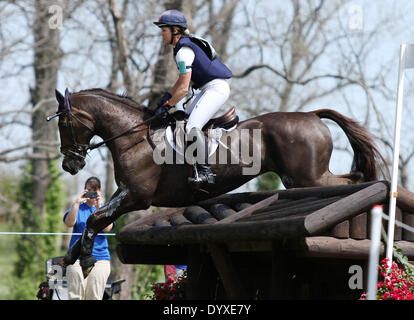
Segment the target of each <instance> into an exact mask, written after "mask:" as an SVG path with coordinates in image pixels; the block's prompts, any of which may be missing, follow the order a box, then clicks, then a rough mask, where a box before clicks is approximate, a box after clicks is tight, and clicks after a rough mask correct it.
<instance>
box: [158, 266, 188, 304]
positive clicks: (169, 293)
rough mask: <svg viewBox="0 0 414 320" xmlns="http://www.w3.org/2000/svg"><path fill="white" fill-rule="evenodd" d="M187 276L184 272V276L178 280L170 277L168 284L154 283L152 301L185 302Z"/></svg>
mask: <svg viewBox="0 0 414 320" xmlns="http://www.w3.org/2000/svg"><path fill="white" fill-rule="evenodd" d="M186 280H187V274H186V272H185V271H184V273H183V275H181V276H178V277H177V278H173V277H168V278H167V281H166V282H162V283H154V284H153V286H152V291H153V296H152V297H151V299H152V300H183V299H184V293H185V283H186Z"/></svg>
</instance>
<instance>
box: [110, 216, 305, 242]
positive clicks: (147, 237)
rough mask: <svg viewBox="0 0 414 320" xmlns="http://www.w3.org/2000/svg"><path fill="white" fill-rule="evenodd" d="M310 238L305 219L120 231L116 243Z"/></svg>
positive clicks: (293, 218) (294, 218)
mask: <svg viewBox="0 0 414 320" xmlns="http://www.w3.org/2000/svg"><path fill="white" fill-rule="evenodd" d="M305 235H309V234H308V233H307V231H306V229H305V228H304V217H289V218H281V219H276V220H271V221H253V222H233V223H232V224H230V225H229V224H218V223H214V224H199V225H183V226H177V227H148V226H147V227H141V228H140V229H136V228H129V229H122V230H121V231H120V232H119V233H118V234H117V241H119V242H124V243H131V244H132V243H136V244H153V245H155V244H194V243H196V242H197V243H198V242H210V241H212V242H227V241H233V240H235V241H236V240H269V239H280V238H285V237H296V236H297V237H300V236H305Z"/></svg>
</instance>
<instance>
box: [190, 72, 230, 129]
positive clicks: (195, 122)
mask: <svg viewBox="0 0 414 320" xmlns="http://www.w3.org/2000/svg"><path fill="white" fill-rule="evenodd" d="M200 90H201V92H200V93H199V94H198V95H197V96H196V98H195V99H194V101H193V102H192V103H191V105H190V108H189V109H188V110H187V111H186V112H187V113H188V114H189V115H190V116H189V118H188V122H187V126H186V128H185V130H186V132H187V133H189V132H190V130H191V129H192V128H198V129H200V130H201V129H202V128H203V127H204V125H205V124H206V123H207V122H208V121H209V120H210V119H211V118H213V117H214V116H215V114H216V113H217V112H218V111H219V110H220V108H221V107H222V106H223V104H224V103H225V102H226V101H227V99H228V97H229V95H230V86H229V84H228V83H227V81H226V80H224V79H215V80H211V81H210V82H207V83H206V84H205V85H204V86H202V87H201V88H200Z"/></svg>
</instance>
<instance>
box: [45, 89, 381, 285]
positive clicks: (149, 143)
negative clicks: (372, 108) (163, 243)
mask: <svg viewBox="0 0 414 320" xmlns="http://www.w3.org/2000/svg"><path fill="white" fill-rule="evenodd" d="M55 93H56V99H57V102H58V109H57V112H56V114H55V115H54V116H52V117H48V119H47V120H50V119H51V118H54V117H58V118H59V120H58V128H59V134H60V142H61V148H60V151H61V153H62V154H63V156H64V157H63V161H62V168H63V170H65V171H67V172H69V173H70V174H72V175H75V174H77V173H78V172H79V170H81V169H82V168H83V167H84V166H85V157H86V155H87V152H88V150H91V149H93V148H96V147H99V146H101V145H103V144H106V146H107V148H108V149H109V151H110V153H111V155H112V159H113V163H114V175H115V181H116V183H117V186H118V189H117V190H116V191H115V193H114V194H113V195H112V197H111V198H110V200H109V201H108V202H107V203H105V204H104V205H103V206H102V207H101V208H98V209H97V210H96V211H95V212H94V213H93V214H92V215H91V216H90V217H89V219H88V221H87V225H86V228H85V231H84V233H83V235H82V237H81V239H80V240H78V242H77V243H75V245H74V246H72V248H71V249H69V250H68V252H67V254H66V256H65V257H64V259H63V261H62V264H64V265H69V264H73V263H74V262H75V261H76V259H77V258H78V257H79V255H82V258H81V261H80V264H81V266H82V271H83V273H84V277H87V275H88V273H89V271H90V270H91V268H92V267H93V265H94V262H95V260H94V258H93V257H92V256H91V252H92V248H93V241H94V238H95V236H96V235H97V234H98V233H99V232H100V231H101V230H102V229H104V228H105V227H106V226H108V225H109V224H110V223H112V222H113V221H115V220H116V219H117V218H118V217H120V216H121V215H122V214H124V213H127V212H130V211H134V210H144V209H147V208H148V207H150V206H152V205H153V206H160V207H182V206H187V205H192V204H194V203H196V202H197V201H200V200H203V199H207V198H211V197H215V196H217V195H220V194H224V193H226V192H229V191H231V190H234V189H236V188H238V187H239V186H242V185H243V184H245V183H246V182H248V181H249V180H251V179H253V178H254V177H257V176H259V175H261V174H263V173H265V172H269V171H273V172H276V173H277V174H278V175H279V176H280V177H281V179H282V182H283V184H284V186H285V187H286V188H296V187H313V186H324V185H338V184H355V183H360V182H365V181H373V180H376V179H377V171H376V170H377V169H376V165H377V164H378V159H381V158H382V157H381V154H380V152H379V151H378V149H377V147H376V146H375V143H374V140H373V138H372V137H371V135H370V134H369V133H368V131H367V130H366V129H365V128H364V127H363V126H362V125H360V124H359V123H358V122H357V121H355V120H353V119H350V118H348V117H346V116H344V115H342V114H340V113H339V112H336V111H334V110H330V109H320V110H315V111H310V112H273V113H267V114H263V115H259V116H256V117H254V118H251V119H248V120H245V121H241V122H239V123H238V124H237V127H236V128H235V129H234V130H233V131H230V132H226V133H225V134H223V136H222V137H221V138H220V139H219V140H220V143H221V145H222V146H223V147H225V148H221V150H223V149H224V150H225V152H224V154H225V153H226V152H227V155H228V156H229V157H231V156H233V157H234V155H235V154H234V153H239V155H240V153H241V151H238V150H237V148H234V146H235V145H236V146H240V148H239V150H241V149H243V146H244V147H245V150H250V151H249V152H250V153H249V152H248V154H251V151H252V150H253V151H254V150H256V151H258V155H259V156H258V157H256V158H257V159H258V168H259V169H258V170H256V172H254V173H253V174H243V173H244V171H243V170H244V169H249V166H250V168H251V167H252V163H250V164H249V163H246V160H244V161H243V160H242V161H239V162H238V163H233V162H232V163H228V161H227V163H215V164H214V163H213V164H212V165H211V168H212V171H213V172H214V173H215V174H216V182H215V184H212V185H206V186H203V189H201V190H198V189H197V188H194V187H193V186H191V185H190V184H189V183H188V181H187V179H188V177H189V174H190V172H191V168H192V166H191V164H188V163H172V164H157V163H155V161H154V151H155V150H156V149H154V148H156V145H155V143H154V142H153V140H151V137H154V135H153V134H154V132H156V130H155V129H156V128H157V126H155V127H154V123H155V122H157V120H155V122H154V118H155V117H154V116H153V112H152V111H151V110H150V109H149V108H147V107H144V106H141V105H139V104H138V103H136V102H135V101H134V100H133V99H131V98H129V97H127V96H121V95H117V94H114V93H111V92H108V91H106V90H103V89H88V90H82V91H79V92H74V93H70V92H69V91H68V90H67V89H66V91H65V94H64V95H62V94H61V93H60V92H59V91H57V90H56V91H55ZM323 118H326V119H330V120H332V121H334V122H336V123H337V124H338V125H339V126H340V127H341V128H342V130H343V131H344V133H345V134H346V136H347V138H348V139H349V141H350V144H351V146H352V148H353V151H354V159H353V164H354V165H353V166H354V169H353V170H352V171H351V172H350V173H348V174H342V175H335V174H333V173H331V172H330V171H329V162H330V158H331V154H332V149H333V142H332V138H331V133H330V131H329V129H328V127H327V125H326V124H325V123H324V122H323V121H322V120H321V119H323ZM159 127H160V126H159V125H158V128H159ZM243 134H244V135H243ZM95 135H97V136H99V137H101V138H102V139H103V141H102V142H101V143H99V144H95V145H91V144H90V141H91V139H92V137H94V136H95ZM229 138H230V139H229ZM161 140H162V139H161ZM235 150H236V151H235ZM216 153H218V150H217V151H216ZM214 155H215V154H214ZM212 156H213V155H212ZM212 156H211V157H212ZM227 159H228V158H227ZM247 160H249V159H247Z"/></svg>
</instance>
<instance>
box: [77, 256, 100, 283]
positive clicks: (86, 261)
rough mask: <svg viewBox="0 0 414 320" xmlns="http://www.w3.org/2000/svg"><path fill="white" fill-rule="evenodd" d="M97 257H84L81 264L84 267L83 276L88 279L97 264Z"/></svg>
mask: <svg viewBox="0 0 414 320" xmlns="http://www.w3.org/2000/svg"><path fill="white" fill-rule="evenodd" d="M95 262H96V259H95V258H94V257H93V256H86V257H82V259H81V260H80V265H81V267H82V274H83V278H84V279H86V278H87V277H88V275H89V273H90V272H91V270H92V268H93V267H94V266H95Z"/></svg>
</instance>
